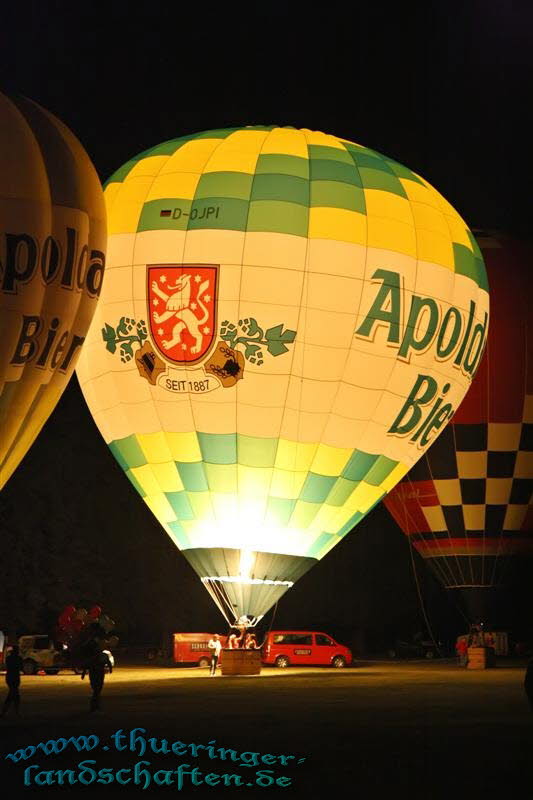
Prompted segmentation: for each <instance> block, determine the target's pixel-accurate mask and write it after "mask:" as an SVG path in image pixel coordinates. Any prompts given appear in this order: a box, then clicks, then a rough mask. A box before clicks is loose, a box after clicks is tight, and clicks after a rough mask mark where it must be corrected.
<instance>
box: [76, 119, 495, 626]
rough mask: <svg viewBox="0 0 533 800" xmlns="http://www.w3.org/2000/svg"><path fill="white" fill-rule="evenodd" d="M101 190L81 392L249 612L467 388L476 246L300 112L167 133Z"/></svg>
mask: <svg viewBox="0 0 533 800" xmlns="http://www.w3.org/2000/svg"><path fill="white" fill-rule="evenodd" d="M105 197H106V202H107V208H108V223H109V233H110V239H109V268H108V272H107V273H106V281H105V285H104V290H103V293H102V299H101V303H100V305H99V310H98V313H97V318H95V321H94V323H93V326H92V328H91V332H90V336H89V340H88V342H87V344H86V346H85V348H84V351H83V354H82V358H81V360H80V363H79V367H78V374H79V378H80V383H81V386H82V389H83V392H84V395H85V398H86V400H87V403H88V405H89V408H90V409H91V411H92V414H93V416H94V419H95V420H96V423H97V425H98V426H99V428H100V431H101V432H102V435H103V436H104V438H105V440H106V442H108V444H109V446H110V448H111V450H112V452H113V453H114V455H115V457H116V458H117V459H118V461H119V463H120V464H121V466H122V468H123V469H124V471H125V472H126V474H127V476H128V478H129V479H130V481H131V482H132V483H133V485H134V486H135V488H136V489H137V490H138V492H139V493H140V494H141V496H142V497H143V498H144V500H145V502H146V503H147V505H148V506H149V507H150V509H151V510H152V511H153V513H154V514H155V515H156V517H157V518H158V520H159V521H160V522H161V524H162V525H163V527H164V528H165V530H166V531H167V533H168V534H169V535H170V536H171V538H172V539H173V540H174V542H175V543H176V545H177V546H178V547H179V548H180V550H182V551H183V553H184V555H185V556H186V557H187V559H188V560H189V562H190V563H191V564H192V565H193V567H194V568H195V569H196V571H197V572H198V574H199V575H200V577H201V579H202V581H203V582H204V584H205V585H206V586H207V588H209V590H210V591H211V593H212V595H213V596H214V598H215V600H216V601H217V603H218V605H219V607H220V608H221V610H223V612H224V613H225V614H226V615H227V617H228V619H231V620H233V619H235V618H238V617H240V616H242V615H244V614H247V615H249V616H251V617H254V618H257V617H260V616H261V615H263V614H264V613H265V612H266V611H267V610H268V608H270V607H271V606H272V605H273V604H274V602H275V601H276V600H277V599H278V598H279V597H280V596H281V595H282V594H283V593H284V592H285V591H286V590H287V588H288V587H290V586H292V584H293V583H294V581H296V580H297V579H298V578H299V577H300V576H301V575H302V574H303V573H304V572H306V571H307V570H308V569H309V568H310V567H311V566H312V565H313V564H314V563H315V562H316V561H317V559H320V558H322V557H323V556H324V555H325V554H326V553H327V552H328V551H329V550H330V549H331V548H332V547H334V545H335V544H336V543H337V542H338V541H339V540H340V539H341V538H342V537H343V536H344V535H345V534H346V533H347V532H348V531H350V530H351V529H352V528H353V527H354V525H356V524H357V523H358V522H359V520H361V519H362V518H363V517H364V516H365V515H366V514H367V513H368V512H369V511H370V510H371V509H372V508H373V507H374V506H375V505H376V503H378V502H379V501H380V500H381V498H382V497H383V496H384V494H385V493H386V492H388V491H389V490H390V489H391V488H392V487H393V486H394V485H395V484H396V483H397V481H398V480H400V478H401V477H402V476H403V475H405V473H406V472H407V470H408V469H409V468H410V467H411V466H412V465H413V464H414V463H415V461H417V459H418V458H419V457H420V455H421V454H422V453H423V451H424V449H425V448H426V447H427V446H429V444H430V442H431V441H432V440H433V439H434V438H435V436H436V435H437V434H438V433H439V431H440V430H441V429H442V428H443V426H444V425H445V424H446V421H447V420H448V419H449V417H450V416H451V414H452V413H453V411H454V409H455V408H456V407H457V406H458V404H459V403H460V401H461V400H462V398H463V396H464V394H465V392H466V391H467V389H468V387H469V385H470V381H471V379H472V376H473V374H474V372H475V370H476V368H477V365H478V363H479V359H480V357H481V354H482V351H483V347H484V344H485V340H486V335H487V326H488V287H487V282H486V275H485V269H484V265H483V260H482V258H481V255H480V252H479V249H478V247H477V245H476V242H475V240H474V238H473V236H472V234H471V233H470V231H469V230H468V228H467V227H466V225H465V223H464V222H463V221H462V220H461V218H460V217H459V216H458V215H457V213H456V212H455V211H454V210H453V208H451V206H450V205H449V204H448V203H447V202H446V201H445V200H444V199H443V198H442V197H441V196H440V195H439V194H438V192H436V191H435V190H434V189H433V188H432V187H431V186H429V185H428V184H427V183H426V181H424V180H423V179H422V178H420V177H419V176H418V175H416V174H415V173H413V172H411V171H410V170H409V169H407V168H405V167H403V166H401V165H400V164H398V163H396V162H395V161H393V160H391V159H389V158H385V157H384V156H382V155H380V154H379V153H376V152H374V151H372V150H369V149H367V148H365V147H362V146H360V145H358V144H354V143H352V142H348V141H345V140H341V139H338V138H336V137H334V136H330V135H326V134H323V133H317V132H312V131H309V130H295V129H293V128H276V127H262V126H254V127H247V128H241V129H232V130H214V131H207V132H205V133H200V134H196V135H193V136H188V137H183V138H181V139H175V140H173V141H170V142H165V143H164V144H162V145H160V146H158V147H154V148H152V149H151V150H148V151H146V152H145V153H142V154H141V155H139V156H137V157H136V158H133V159H132V160H131V161H129V162H127V163H126V164H125V165H124V166H123V167H122V168H121V169H119V170H118V171H117V172H116V173H115V174H114V175H113V176H112V177H111V178H110V180H109V181H108V183H107V188H106V191H105Z"/></svg>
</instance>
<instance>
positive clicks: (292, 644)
mask: <svg viewBox="0 0 533 800" xmlns="http://www.w3.org/2000/svg"><path fill="white" fill-rule="evenodd" d="M261 658H262V661H263V664H267V665H271V666H272V665H275V666H276V667H289V666H295V667H296V666H302V665H304V664H309V665H311V664H313V665H318V666H325V667H336V668H337V669H340V668H341V667H345V666H346V665H350V664H351V663H352V653H351V650H349V649H348V648H347V647H345V646H344V645H342V644H339V643H338V642H336V641H335V639H332V637H331V636H329V635H328V634H327V633H322V632H318V631H270V633H269V634H267V638H266V640H265V643H264V645H263V649H262V654H261Z"/></svg>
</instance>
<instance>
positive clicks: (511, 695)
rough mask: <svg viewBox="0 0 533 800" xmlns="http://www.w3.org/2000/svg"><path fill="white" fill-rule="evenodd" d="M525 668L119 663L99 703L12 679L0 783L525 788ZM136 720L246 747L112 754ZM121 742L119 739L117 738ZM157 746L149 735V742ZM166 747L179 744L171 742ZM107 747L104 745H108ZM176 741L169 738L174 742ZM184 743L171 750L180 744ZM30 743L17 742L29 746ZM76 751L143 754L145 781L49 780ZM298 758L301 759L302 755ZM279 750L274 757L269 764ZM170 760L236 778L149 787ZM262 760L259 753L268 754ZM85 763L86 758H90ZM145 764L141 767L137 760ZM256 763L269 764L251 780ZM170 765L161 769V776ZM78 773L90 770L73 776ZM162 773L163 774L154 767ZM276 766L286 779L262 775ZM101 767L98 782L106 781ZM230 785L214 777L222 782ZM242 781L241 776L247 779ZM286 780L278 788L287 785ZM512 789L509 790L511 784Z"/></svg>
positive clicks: (374, 790)
mask: <svg viewBox="0 0 533 800" xmlns="http://www.w3.org/2000/svg"><path fill="white" fill-rule="evenodd" d="M523 673H524V667H523V665H518V664H517V665H515V666H504V667H502V666H500V667H498V668H496V669H492V670H486V671H482V672H481V671H480V672H478V671H469V670H464V669H460V668H458V667H457V666H455V665H454V664H451V663H443V662H434V663H402V664H393V663H390V662H381V663H378V662H373V663H367V664H365V663H363V662H361V664H360V665H359V666H357V667H355V668H350V669H346V670H340V671H339V670H337V671H336V670H327V669H313V668H305V669H304V668H301V669H296V668H295V669H288V670H283V671H282V670H275V669H265V670H263V673H262V674H261V676H257V677H240V678H237V677H220V676H217V677H216V678H209V677H208V674H207V671H206V670H200V669H183V668H178V669H166V668H157V667H151V668H146V667H123V668H120V667H119V668H117V669H116V670H115V672H114V673H113V674H112V675H111V676H108V677H107V678H106V684H105V688H104V693H103V696H102V708H103V710H102V711H101V712H98V713H93V714H90V713H89V712H88V710H87V709H88V699H89V686H88V683H87V679H86V680H85V681H84V682H82V681H81V680H80V677H79V676H74V675H70V674H68V673H67V674H65V675H59V676H35V677H23V679H22V698H23V704H22V707H21V716H20V718H15V717H14V716H12V714H11V712H10V713H9V715H7V716H6V717H4V718H3V719H2V720H0V735H1V736H2V757H1V761H0V764H1V765H2V766H1V767H0V770H1V775H2V782H3V785H5V783H4V781H8V782H9V785H13V788H15V789H16V788H19V787H20V788H22V787H23V778H24V770H25V769H26V768H27V767H29V766H31V765H33V764H39V765H40V770H37V769H34V770H30V771H29V776H30V779H31V781H32V783H31V785H30V786H29V787H28V788H27V789H26V792H27V793H30V792H37V793H38V794H39V795H42V794H43V793H44V794H48V793H50V792H54V793H55V795H57V793H58V792H59V793H60V794H61V796H63V795H68V796H74V795H76V796H78V795H79V794H80V791H81V792H83V794H84V795H85V796H86V797H92V796H95V797H96V795H97V793H98V796H100V795H101V794H102V793H104V794H106V795H108V796H110V795H111V794H112V795H113V796H121V795H122V796H123V797H125V796H126V795H127V794H128V795H129V794H130V793H131V791H137V792H141V793H143V794H146V793H147V792H150V793H151V792H152V791H156V792H158V793H159V794H160V795H161V793H165V792H166V794H167V795H168V794H174V793H175V792H176V791H181V792H182V793H183V794H187V795H192V796H206V797H208V796H213V795H214V793H215V792H218V791H223V792H224V794H225V795H226V796H227V797H229V796H232V795H234V794H235V793H238V794H244V795H246V796H266V797H269V796H272V797H277V796H282V795H283V796H291V797H304V796H305V797H310V798H315V797H317V798H328V799H329V798H333V797H337V796H340V795H341V794H345V793H346V792H349V793H350V795H355V796H357V797H363V796H365V797H366V796H369V797H372V798H382V797H383V798H385V797H387V798H388V797H390V796H398V797H399V796H403V795H406V794H407V795H408V796H410V797H413V798H429V800H433V799H434V798H441V797H442V798H444V797H453V798H455V800H457V798H459V799H461V798H465V800H466V798H474V797H476V798H477V797H479V798H481V797H483V798H492V797H511V796H513V793H516V790H517V789H518V788H519V787H522V786H523V787H525V788H526V789H527V787H529V788H528V789H527V791H526V795H524V796H530V795H531V793H532V791H533V714H531V712H530V710H529V706H528V704H527V702H526V699H525V695H524V692H523V687H522V681H523ZM136 727H140V728H144V729H145V731H146V733H145V734H144V736H145V738H146V739H148V738H149V737H156V738H157V739H163V738H164V739H166V740H167V741H168V742H169V745H168V747H169V748H170V747H171V744H172V742H175V741H178V740H179V741H181V742H183V743H184V744H185V745H188V744H190V743H196V744H199V743H201V744H204V745H208V742H209V741H212V740H213V739H214V740H216V741H215V743H214V744H213V745H212V747H213V748H220V747H222V748H228V749H232V750H234V751H235V752H236V753H245V752H248V753H259V754H260V755H259V756H253V755H244V759H245V760H248V761H251V762H252V766H242V759H241V760H237V761H232V760H231V753H227V754H226V759H225V760H223V759H221V757H220V754H217V753H215V750H213V751H211V755H213V754H215V755H217V757H216V758H209V751H202V750H198V751H197V752H196V756H195V755H194V752H191V749H190V748H189V749H187V750H186V753H185V754H182V755H179V754H178V755H176V754H173V753H172V752H170V753H169V754H159V755H158V754H155V753H153V752H151V746H150V744H149V743H148V750H147V752H145V753H144V754H141V752H140V745H139V744H137V748H136V752H130V750H129V746H128V742H127V740H126V739H125V740H124V744H125V745H126V749H125V750H123V751H117V749H116V747H115V740H113V739H111V738H110V737H111V735H112V734H113V733H114V732H115V731H117V730H119V729H122V730H123V731H124V732H125V734H126V735H129V732H130V731H131V730H132V729H134V728H136ZM81 734H85V735H88V734H95V735H96V736H98V737H99V744H98V746H97V747H96V748H95V749H93V750H92V751H91V752H80V753H78V752H77V751H76V749H75V746H74V745H73V744H70V745H68V746H67V748H66V749H65V750H64V751H63V753H61V754H51V755H46V754H45V753H43V752H42V751H41V750H38V751H37V752H36V753H35V754H34V755H33V757H29V758H28V759H27V760H24V759H21V760H19V762H18V763H12V760H11V759H9V758H8V759H6V758H5V755H6V753H13V752H14V751H15V750H17V749H19V748H21V747H26V746H29V745H34V746H35V745H37V744H38V743H39V742H46V741H48V740H50V739H57V738H58V737H64V738H67V739H68V737H70V736H79V735H81ZM118 742H119V744H120V745H121V744H122V743H123V740H121V739H119V740H118ZM158 746H161V743H160V742H159V743H158ZM176 747H178V746H176ZM106 748H108V749H106ZM178 749H179V748H178ZM182 750H183V748H182ZM29 752H30V751H28V754H29ZM264 754H270V755H271V756H280V755H285V756H288V755H291V756H294V758H292V759H285V761H286V763H285V764H284V763H283V760H280V759H279V758H277V760H276V763H274V764H272V763H264V762H263V763H262V764H261V763H258V764H257V765H254V761H259V759H260V757H261V755H264ZM86 759H93V760H94V761H96V762H97V763H96V767H95V769H96V770H98V769H101V768H113V769H114V770H115V771H116V770H119V769H121V768H125V769H133V765H134V764H135V762H139V761H140V760H148V761H150V765H149V769H150V770H151V771H152V780H151V785H150V787H149V788H148V789H145V790H143V789H141V788H140V786H138V787H136V786H135V785H134V783H133V777H132V776H133V775H134V773H133V772H131V773H128V772H125V773H121V778H122V780H124V781H127V779H128V778H130V782H129V783H124V784H123V785H120V783H117V779H116V777H115V780H114V782H113V784H112V785H106V784H104V783H100V784H99V783H97V778H95V780H94V782H92V783H91V784H90V785H87V786H84V785H83V783H80V782H79V781H78V783H77V784H75V785H72V786H69V785H68V780H69V775H68V773H67V775H66V776H65V777H64V780H65V781H66V782H67V785H63V786H59V785H57V782H58V780H59V778H58V776H57V774H56V773H55V772H53V771H56V770H58V769H71V770H74V772H75V774H76V775H75V776H77V775H78V774H79V773H78V768H77V766H76V765H77V764H78V763H80V762H81V761H84V760H86ZM302 759H303V760H302ZM280 761H281V763H280ZM180 762H185V763H187V764H189V765H190V768H191V769H192V768H193V767H195V766H196V767H198V768H199V769H200V770H201V773H202V774H201V775H200V773H197V774H196V779H197V780H200V779H202V780H204V779H205V776H206V775H208V774H215V775H218V776H222V775H224V774H228V775H237V774H238V775H241V776H242V782H243V785H241V786H236V785H234V781H235V780H236V779H235V778H233V779H229V778H228V779H224V778H219V782H218V784H216V778H211V779H210V780H211V781H212V785H208V784H206V783H205V782H204V783H203V784H201V785H199V786H193V785H192V784H191V778H190V776H187V775H185V776H184V777H183V780H184V783H183V788H182V789H181V790H180V789H179V787H178V786H177V784H176V781H177V774H176V773H173V774H172V776H171V777H172V780H174V781H175V782H174V784H173V785H172V786H170V785H161V786H158V785H156V784H155V783H154V778H153V773H154V772H155V771H157V770H165V771H167V772H166V773H160V774H159V779H160V780H170V779H171V777H169V776H170V775H171V773H170V770H175V769H176V768H177V767H178V765H179V763H180ZM267 762H268V759H267ZM92 766H94V765H92ZM146 768H148V767H146ZM258 770H263V771H264V770H271V771H272V772H270V773H267V774H266V777H262V778H261V777H260V780H261V781H262V782H263V783H264V784H265V785H263V786H261V785H260V784H259V785H257V784H256V780H257V773H258ZM41 771H48V772H50V775H51V777H50V776H48V777H47V776H46V775H44V776H41V777H40V780H41V781H46V780H49V781H51V780H53V781H54V784H53V787H50V786H48V787H47V786H46V785H43V786H38V785H36V784H35V777H36V775H37V773H38V772H41ZM167 773H168V774H167ZM84 774H85V776H86V778H87V779H88V780H90V778H91V773H84ZM165 775H166V777H165ZM280 777H285V778H287V779H290V784H289V783H288V781H285V782H281V783H280V784H276V783H275V782H274V783H272V784H271V785H266V784H267V783H268V782H269V781H271V780H273V781H276V780H277V779H278V778H280ZM107 779H108V778H107V777H105V778H103V780H107ZM225 780H226V781H228V782H229V783H230V784H231V785H230V786H228V787H225V786H224V781H225ZM250 784H251V785H250ZM285 784H287V785H285ZM515 796H516V795H515Z"/></svg>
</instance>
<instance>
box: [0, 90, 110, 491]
mask: <svg viewBox="0 0 533 800" xmlns="http://www.w3.org/2000/svg"><path fill="white" fill-rule="evenodd" d="M0 176H1V177H0V488H1V487H2V486H3V485H4V484H5V482H6V481H7V480H8V478H9V477H10V475H11V474H12V473H13V471H14V470H15V469H16V467H17V466H18V464H19V462H20V460H21V459H22V458H23V456H24V455H25V454H26V452H27V450H28V448H29V447H30V446H31V444H32V443H33V441H34V439H35V437H36V436H37V434H38V433H39V431H40V430H41V428H42V426H43V425H44V423H45V422H46V420H47V418H48V416H49V415H50V413H51V411H52V409H53V408H54V406H55V405H56V403H57V401H58V400H59V398H60V397H61V394H62V392H63V390H64V388H65V387H66V385H67V383H68V381H69V379H70V376H71V375H72V373H73V371H74V366H75V364H76V360H77V358H78V355H79V352H80V347H81V345H82V344H83V341H84V339H85V334H86V332H87V329H88V327H89V324H90V321H91V318H92V315H93V312H94V308H95V306H96V302H97V300H98V295H99V293H100V289H101V285H102V278H103V271H104V258H105V257H104V252H105V242H106V229H105V207H104V198H103V192H102V187H101V186H100V181H99V180H98V176H97V174H96V172H95V170H94V167H93V166H92V164H91V162H90V160H89V158H88V156H87V153H86V152H85V151H84V149H83V147H82V146H81V145H80V143H79V142H78V140H77V139H76V138H75V137H74V136H73V135H72V133H71V132H70V131H69V130H68V129H67V128H66V127H65V126H64V125H63V124H62V123H61V122H60V121H59V120H58V119H56V118H55V117H54V116H53V115H52V114H49V113H48V112H47V111H45V110H44V109H42V108H41V107H40V106H38V105H36V104H35V103H32V102H31V101H30V100H26V99H24V98H17V99H16V100H11V99H8V98H7V97H5V96H4V95H2V94H0Z"/></svg>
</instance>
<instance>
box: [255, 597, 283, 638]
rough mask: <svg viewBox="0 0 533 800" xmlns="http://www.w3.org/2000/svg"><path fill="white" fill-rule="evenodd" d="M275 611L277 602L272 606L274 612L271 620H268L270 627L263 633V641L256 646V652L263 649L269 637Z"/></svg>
mask: <svg viewBox="0 0 533 800" xmlns="http://www.w3.org/2000/svg"><path fill="white" fill-rule="evenodd" d="M277 610H278V601H277V600H276V605H275V606H274V611H273V613H272V619H271V620H270V626H269V628H268V631H267V632H266V633H265V638H264V639H263V641H262V642H261V644H258V645H257V649H258V650H262V648H263V647H264V644H265V642H266V641H267V639H268V637H269V634H270V631H271V630H272V625H273V624H274V618H275V616H276V611H277Z"/></svg>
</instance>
